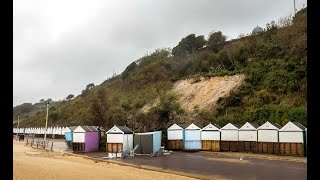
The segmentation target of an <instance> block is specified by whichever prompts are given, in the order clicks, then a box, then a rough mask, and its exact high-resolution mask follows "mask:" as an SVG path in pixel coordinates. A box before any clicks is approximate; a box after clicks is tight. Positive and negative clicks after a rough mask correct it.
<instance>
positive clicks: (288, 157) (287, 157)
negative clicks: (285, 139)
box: [201, 151, 307, 163]
mask: <svg viewBox="0 0 320 180" xmlns="http://www.w3.org/2000/svg"><path fill="white" fill-rule="evenodd" d="M201 152H202V153H209V154H217V155H224V156H229V157H235V156H236V154H234V153H233V154H228V153H223V152H222V153H221V152H209V151H201ZM237 155H238V156H241V157H247V158H257V159H267V160H282V161H291V162H301V163H307V160H306V159H295V158H294V157H290V156H281V155H278V156H274V157H270V156H264V155H263V154H259V155H251V154H237Z"/></svg>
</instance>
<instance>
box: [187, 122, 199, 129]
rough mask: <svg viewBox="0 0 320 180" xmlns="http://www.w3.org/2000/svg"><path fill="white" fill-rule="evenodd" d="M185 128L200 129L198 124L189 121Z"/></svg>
mask: <svg viewBox="0 0 320 180" xmlns="http://www.w3.org/2000/svg"><path fill="white" fill-rule="evenodd" d="M186 129H199V130H200V129H201V128H200V127H199V126H197V125H195V124H193V123H191V124H190V125H189V126H188V127H187V128H186Z"/></svg>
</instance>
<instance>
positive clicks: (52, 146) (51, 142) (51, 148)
mask: <svg viewBox="0 0 320 180" xmlns="http://www.w3.org/2000/svg"><path fill="white" fill-rule="evenodd" d="M52 147H53V141H52V142H51V151H52Z"/></svg>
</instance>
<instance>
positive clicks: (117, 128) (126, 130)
mask: <svg viewBox="0 0 320 180" xmlns="http://www.w3.org/2000/svg"><path fill="white" fill-rule="evenodd" d="M112 132H114V133H123V134H133V131H131V130H130V129H129V128H128V127H127V126H113V127H112V128H111V129H109V130H108V131H107V132H106V134H109V133H112Z"/></svg>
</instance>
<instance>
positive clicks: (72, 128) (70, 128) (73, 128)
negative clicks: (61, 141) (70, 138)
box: [66, 126, 78, 132]
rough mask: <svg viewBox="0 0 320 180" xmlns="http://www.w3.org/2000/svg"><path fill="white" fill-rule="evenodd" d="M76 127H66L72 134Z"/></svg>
mask: <svg viewBox="0 0 320 180" xmlns="http://www.w3.org/2000/svg"><path fill="white" fill-rule="evenodd" d="M77 127H78V126H70V127H66V128H68V129H69V130H70V131H71V132H73V131H74V130H75V129H76V128H77Z"/></svg>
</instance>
